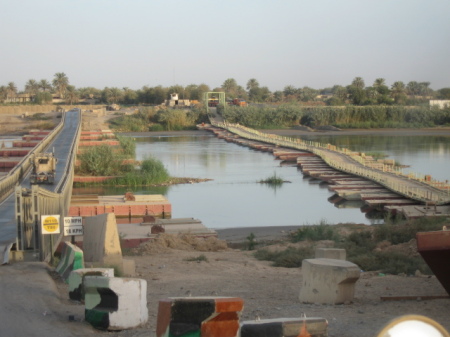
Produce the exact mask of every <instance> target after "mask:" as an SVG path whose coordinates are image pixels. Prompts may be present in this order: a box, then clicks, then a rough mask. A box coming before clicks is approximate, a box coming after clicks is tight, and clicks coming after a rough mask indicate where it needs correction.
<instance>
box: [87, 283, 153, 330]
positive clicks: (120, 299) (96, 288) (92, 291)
mask: <svg viewBox="0 0 450 337" xmlns="http://www.w3.org/2000/svg"><path fill="white" fill-rule="evenodd" d="M84 289H85V298H84V300H85V320H86V321H87V322H89V323H90V324H91V325H92V326H93V327H95V328H97V329H102V330H125V329H132V328H136V327H138V326H140V325H142V324H145V323H146V322H147V320H148V309H147V281H145V280H142V279H134V278H118V277H112V278H110V277H104V276H86V277H85V279H84Z"/></svg>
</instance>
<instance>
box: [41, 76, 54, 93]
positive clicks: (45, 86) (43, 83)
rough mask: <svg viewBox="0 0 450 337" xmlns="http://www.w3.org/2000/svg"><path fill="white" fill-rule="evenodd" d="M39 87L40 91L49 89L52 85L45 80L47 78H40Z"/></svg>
mask: <svg viewBox="0 0 450 337" xmlns="http://www.w3.org/2000/svg"><path fill="white" fill-rule="evenodd" d="M39 88H40V89H41V90H42V91H47V90H48V91H50V89H51V88H52V85H51V84H50V82H49V81H47V80H44V79H43V80H40V81H39Z"/></svg>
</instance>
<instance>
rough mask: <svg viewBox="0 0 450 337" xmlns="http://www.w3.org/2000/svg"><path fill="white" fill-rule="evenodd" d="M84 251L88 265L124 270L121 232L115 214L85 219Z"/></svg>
mask: <svg viewBox="0 0 450 337" xmlns="http://www.w3.org/2000/svg"><path fill="white" fill-rule="evenodd" d="M83 250H84V259H85V261H86V263H93V264H94V265H95V266H96V267H115V268H117V269H118V270H121V269H123V261H122V249H121V247H120V239H119V231H118V229H117V222H116V217H115V215H114V214H113V213H106V214H100V215H97V216H93V217H87V218H85V226H84V237H83Z"/></svg>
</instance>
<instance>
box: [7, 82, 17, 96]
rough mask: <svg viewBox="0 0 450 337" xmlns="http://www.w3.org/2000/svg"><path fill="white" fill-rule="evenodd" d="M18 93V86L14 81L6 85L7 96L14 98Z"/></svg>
mask: <svg viewBox="0 0 450 337" xmlns="http://www.w3.org/2000/svg"><path fill="white" fill-rule="evenodd" d="M16 95H17V87H16V85H15V84H14V82H9V83H8V86H7V87H6V98H7V99H8V98H9V99H12V98H14V97H16Z"/></svg>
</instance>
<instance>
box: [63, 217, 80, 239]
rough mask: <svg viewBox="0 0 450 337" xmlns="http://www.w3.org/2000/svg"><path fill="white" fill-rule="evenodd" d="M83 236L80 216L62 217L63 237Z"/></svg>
mask: <svg viewBox="0 0 450 337" xmlns="http://www.w3.org/2000/svg"><path fill="white" fill-rule="evenodd" d="M70 235H83V218H82V217H81V216H69V217H64V236H70Z"/></svg>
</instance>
